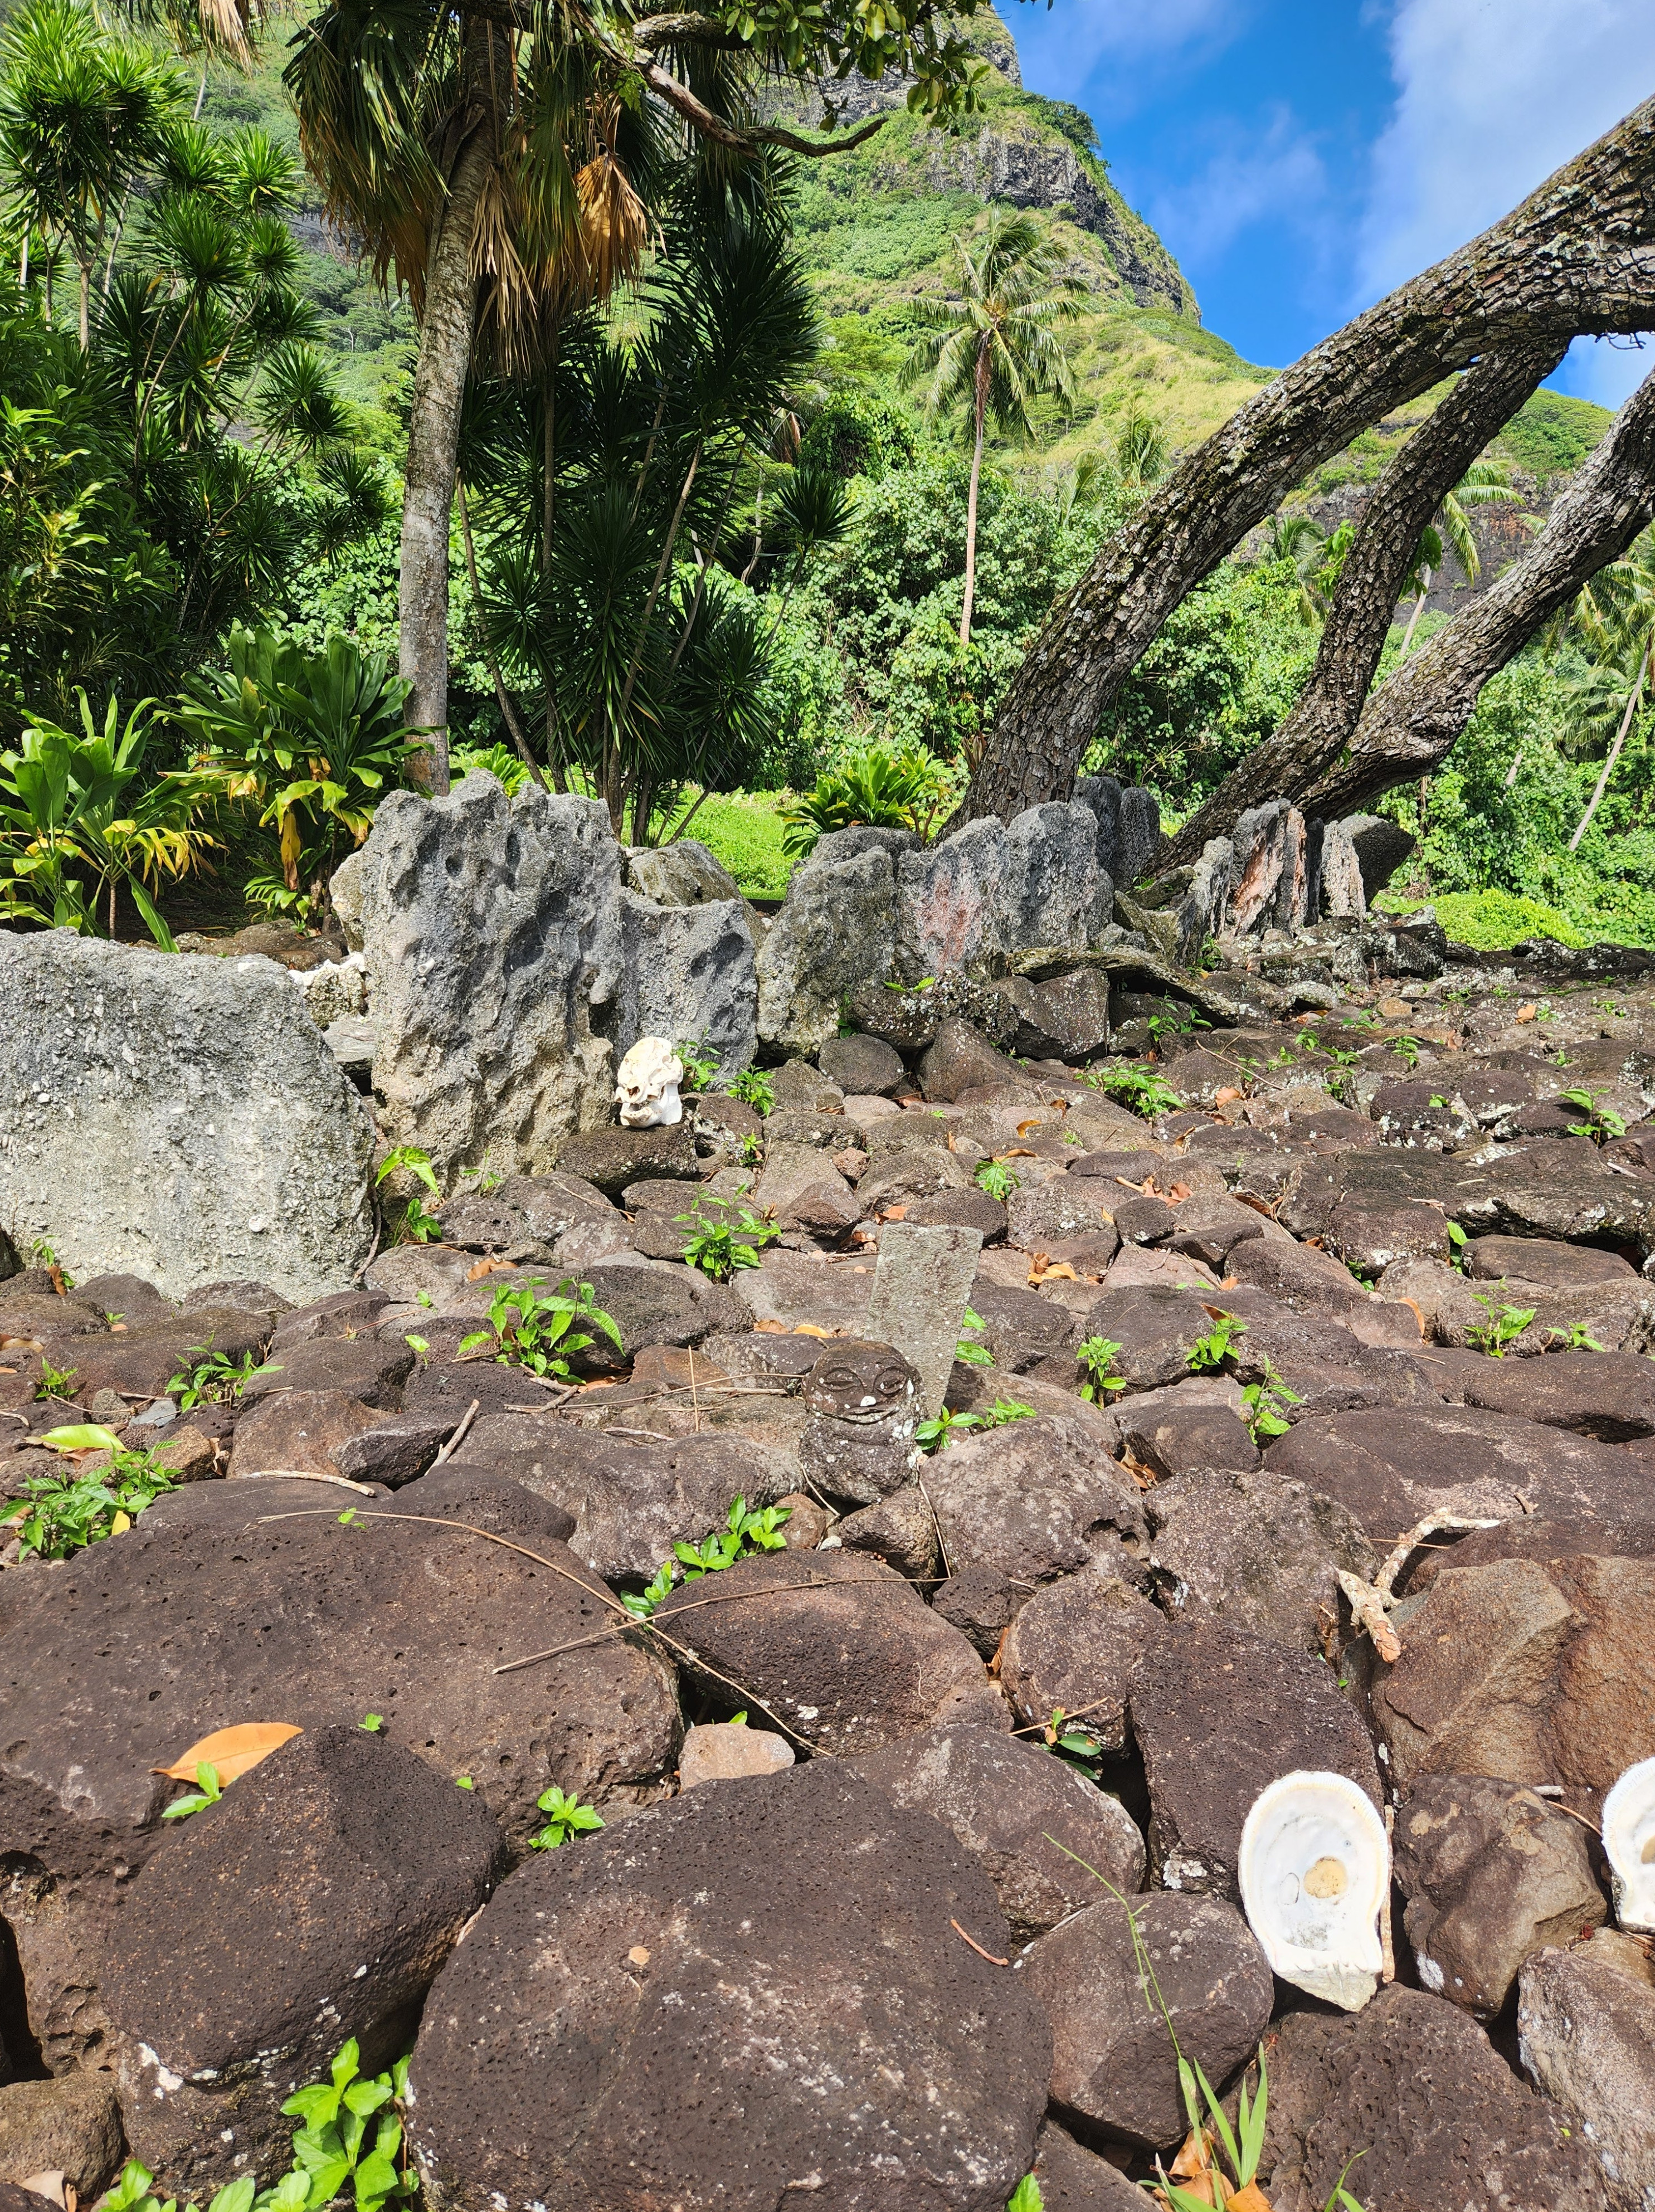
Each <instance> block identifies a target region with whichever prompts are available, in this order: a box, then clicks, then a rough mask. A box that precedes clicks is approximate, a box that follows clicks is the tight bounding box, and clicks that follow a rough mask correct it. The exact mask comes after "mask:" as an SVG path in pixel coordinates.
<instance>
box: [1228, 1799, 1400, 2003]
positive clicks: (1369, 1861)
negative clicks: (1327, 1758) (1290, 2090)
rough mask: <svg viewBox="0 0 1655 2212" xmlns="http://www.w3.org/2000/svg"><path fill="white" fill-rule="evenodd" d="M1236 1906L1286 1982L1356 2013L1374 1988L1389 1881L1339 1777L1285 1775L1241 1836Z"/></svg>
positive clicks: (1380, 1837) (1382, 1837)
mask: <svg viewBox="0 0 1655 2212" xmlns="http://www.w3.org/2000/svg"><path fill="white" fill-rule="evenodd" d="M1238 1873H1239V1875H1240V1881H1241V1901H1242V1904H1243V1905H1244V1907H1245V1909H1246V1913H1247V1917H1248V1919H1249V1921H1250V1923H1252V1930H1253V1933H1254V1935H1255V1936H1257V1938H1258V1940H1259V1942H1260V1943H1261V1945H1262V1946H1263V1951H1264V1955H1265V1957H1266V1958H1267V1959H1268V1960H1269V1962H1270V1965H1271V1966H1272V1967H1273V1968H1274V1970H1275V1972H1276V1973H1278V1974H1279V1975H1280V1976H1281V1978H1282V1980H1283V1981H1284V1982H1291V1983H1292V1984H1293V1986H1294V1988H1295V1989H1300V1990H1309V1992H1310V1994H1311V1996H1317V1997H1324V1998H1326V1999H1327V2001H1328V2002H1329V2003H1330V2004H1336V2005H1342V2006H1343V2008H1344V2009H1345V2010H1346V2011H1347V2012H1360V2010H1361V2008H1362V2007H1363V2006H1364V2005H1365V2004H1366V2002H1367V2001H1368V1999H1369V1998H1370V1997H1371V1996H1372V1995H1373V1992H1374V1990H1376V1989H1377V1988H1378V1981H1379V1973H1380V1969H1381V1967H1382V1966H1383V1964H1384V1954H1383V1953H1382V1951H1381V1949H1380V1946H1379V1930H1378V1917H1379V1907H1380V1905H1381V1904H1382V1903H1383V1901H1384V1895H1385V1891H1386V1888H1387V1887H1388V1886H1389V1884H1390V1839H1389V1838H1387V1836H1386V1834H1385V1828H1384V1820H1382V1819H1381V1818H1380V1816H1379V1814H1378V1810H1377V1809H1376V1808H1375V1806H1374V1804H1373V1802H1372V1799H1371V1798H1370V1797H1369V1796H1367V1794H1366V1791H1364V1790H1359V1789H1358V1788H1357V1786H1356V1784H1354V1782H1352V1781H1351V1780H1350V1779H1349V1778H1348V1777H1347V1776H1345V1775H1342V1774H1316V1773H1306V1772H1302V1771H1301V1772H1299V1773H1294V1774H1284V1775H1282V1776H1281V1778H1280V1780H1279V1781H1275V1782H1272V1783H1271V1784H1270V1785H1269V1788H1268V1789H1267V1790H1261V1792H1260V1793H1259V1795H1258V1796H1256V1798H1255V1799H1254V1801H1253V1806H1252V1810H1251V1811H1250V1813H1249V1814H1248V1815H1247V1820H1246V1825H1245V1826H1244V1828H1243V1829H1242V1832H1241V1851H1240V1857H1239V1863H1238Z"/></svg>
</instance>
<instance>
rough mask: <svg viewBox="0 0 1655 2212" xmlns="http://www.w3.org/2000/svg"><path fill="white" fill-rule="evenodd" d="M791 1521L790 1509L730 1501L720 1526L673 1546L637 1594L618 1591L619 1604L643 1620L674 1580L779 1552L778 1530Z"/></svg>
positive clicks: (782, 1543) (782, 1545)
mask: <svg viewBox="0 0 1655 2212" xmlns="http://www.w3.org/2000/svg"><path fill="white" fill-rule="evenodd" d="M792 1517H793V1508H792V1506H790V1505H765V1506H762V1507H760V1508H758V1510H749V1508H748V1504H747V1501H746V1499H745V1498H741V1497H737V1498H732V1499H731V1501H730V1510H729V1512H728V1514H727V1516H726V1517H725V1522H724V1526H723V1527H722V1528H715V1529H714V1530H713V1531H712V1533H711V1534H710V1535H708V1536H704V1537H703V1539H702V1541H700V1543H698V1544H691V1543H686V1542H683V1541H680V1542H678V1543H675V1544H674V1545H673V1547H672V1553H673V1556H672V1559H663V1560H662V1561H661V1563H660V1566H658V1567H657V1568H656V1570H655V1572H654V1578H653V1579H652V1580H651V1581H650V1582H649V1583H647V1584H646V1585H645V1587H644V1588H643V1589H642V1590H641V1591H634V1590H627V1591H624V1592H623V1593H622V1595H621V1603H622V1604H623V1605H624V1607H626V1609H627V1611H628V1612H629V1613H636V1616H637V1618H638V1619H639V1620H648V1618H649V1616H650V1614H651V1613H654V1610H655V1608H656V1607H657V1606H660V1605H664V1604H665V1603H666V1601H667V1599H668V1598H669V1597H671V1595H672V1591H673V1589H674V1588H675V1587H676V1586H677V1584H678V1583H679V1582H686V1583H694V1582H699V1581H700V1580H701V1579H702V1577H703V1576H704V1575H716V1574H721V1573H722V1572H723V1571H724V1569H725V1568H726V1567H733V1566H734V1565H735V1563H736V1561H737V1560H738V1559H750V1558H751V1556H752V1554H753V1553H755V1552H781V1551H785V1550H786V1548H787V1542H788V1540H787V1537H786V1536H785V1535H784V1534H783V1533H782V1530H783V1527H784V1524H785V1523H786V1522H788V1521H789V1520H791V1519H792Z"/></svg>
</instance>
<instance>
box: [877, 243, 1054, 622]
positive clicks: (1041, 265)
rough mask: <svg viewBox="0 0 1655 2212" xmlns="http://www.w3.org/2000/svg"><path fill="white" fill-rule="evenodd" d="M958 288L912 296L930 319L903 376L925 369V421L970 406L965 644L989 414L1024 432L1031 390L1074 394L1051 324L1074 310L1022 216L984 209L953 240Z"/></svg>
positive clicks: (1006, 429) (1047, 251) (1028, 426)
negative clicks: (976, 223)
mask: <svg viewBox="0 0 1655 2212" xmlns="http://www.w3.org/2000/svg"><path fill="white" fill-rule="evenodd" d="M953 245H954V253H955V256H956V261H957V276H958V285H959V295H958V298H956V299H951V300H928V301H921V302H919V303H918V306H919V312H920V315H921V318H922V320H923V321H925V322H928V323H929V324H930V325H931V326H932V327H931V329H930V330H929V331H928V333H927V335H926V336H925V337H922V339H921V340H920V342H919V343H918V344H917V345H916V347H915V349H914V350H913V352H912V353H911V354H910V356H909V358H908V361H907V363H906V364H905V366H904V380H905V381H906V382H909V383H917V382H918V381H919V380H920V378H921V377H922V376H924V375H926V374H929V376H930V385H929V387H928V390H927V392H926V395H925V409H926V412H927V414H928V415H929V416H933V417H935V416H938V415H940V414H942V413H943V412H944V411H945V410H946V409H948V408H950V407H953V406H957V405H958V404H959V402H960V401H961V400H964V402H965V403H966V405H967V406H968V408H969V409H970V422H971V489H970V496H969V498H968V500H967V502H966V509H965V603H964V607H963V609H962V610H961V613H960V618H959V641H960V643H961V644H962V645H969V644H970V641H971V605H972V601H973V600H974V599H975V598H976V595H977V489H978V486H979V485H980V483H981V482H982V477H983V430H984V428H985V426H986V424H987V422H988V418H989V415H990V413H992V414H993V416H994V418H995V423H996V425H997V426H998V428H1000V429H1001V432H1002V433H1018V434H1021V435H1025V436H1027V435H1031V434H1032V430H1033V424H1032V422H1031V420H1030V416H1029V403H1030V401H1031V399H1032V398H1034V397H1035V395H1036V394H1037V392H1056V395H1057V396H1058V398H1060V399H1062V400H1064V401H1068V400H1071V399H1072V398H1074V371H1073V370H1072V368H1070V366H1069V359H1068V352H1067V350H1066V349H1065V347H1064V345H1063V343H1062V340H1061V338H1060V337H1058V335H1057V332H1056V328H1055V325H1057V324H1058V323H1061V322H1066V321H1068V320H1069V319H1071V318H1072V317H1073V316H1074V314H1075V313H1076V312H1077V309H1076V307H1075V302H1074V298H1073V296H1072V295H1073V294H1074V292H1075V291H1076V290H1077V289H1079V288H1078V286H1077V285H1076V283H1075V282H1074V279H1073V278H1072V277H1068V276H1061V275H1059V273H1058V269H1057V257H1056V252H1054V250H1053V248H1052V247H1051V246H1050V245H1049V244H1048V243H1047V241H1046V240H1044V239H1043V238H1042V236H1041V234H1040V233H1039V231H1038V230H1037V228H1035V226H1034V224H1033V223H1032V222H1031V220H1030V219H1029V217H1028V216H1025V215H1010V214H1007V211H1006V210H1004V209H1003V208H991V209H990V210H989V219H988V222H986V223H985V224H984V226H983V228H982V230H981V231H979V232H975V233H970V234H966V233H961V234H960V235H959V236H958V237H957V238H956V239H955V240H954V242H953Z"/></svg>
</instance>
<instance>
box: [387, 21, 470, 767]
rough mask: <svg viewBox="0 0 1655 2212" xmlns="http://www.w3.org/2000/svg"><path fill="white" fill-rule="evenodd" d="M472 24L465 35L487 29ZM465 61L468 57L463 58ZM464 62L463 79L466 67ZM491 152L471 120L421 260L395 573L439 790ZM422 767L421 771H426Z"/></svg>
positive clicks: (417, 709)
mask: <svg viewBox="0 0 1655 2212" xmlns="http://www.w3.org/2000/svg"><path fill="white" fill-rule="evenodd" d="M486 35H487V33H486V30H484V31H482V32H481V33H479V32H478V30H472V31H471V32H470V33H469V34H468V42H469V43H470V44H472V45H473V46H476V45H479V44H480V42H481V38H483V37H486ZM468 59H469V57H468ZM472 73H473V72H472V69H470V68H468V70H467V76H468V78H469V77H470V76H472ZM493 159H494V153H493V147H492V143H491V140H490V133H489V131H488V129H487V127H486V125H484V124H483V123H482V122H480V121H474V122H473V124H472V128H471V131H470V135H469V136H468V137H466V138H465V141H464V143H462V145H461V147H460V149H459V158H458V160H457V161H455V162H454V164H453V168H452V170H451V171H450V173H449V177H448V189H447V193H446V195H445V197H444V198H443V200H442V203H441V209H440V210H439V212H438V215H437V217H436V223H435V232H436V234H435V237H434V238H433V240H432V241H431V246H430V250H429V253H428V254H427V257H426V264H425V306H424V312H423V314H422V315H421V317H420V325H419V353H418V356H417V359H416V361H415V364H414V395H413V402H412V404H411V408H410V410H409V416H408V461H407V467H406V471H405V475H404V478H403V499H402V550H401V555H400V559H399V569H398V580H397V621H398V646H397V668H398V671H399V674H401V675H403V676H405V677H406V678H408V679H409V680H410V682H411V684H413V687H414V688H413V691H412V693H411V696H410V698H409V702H408V719H409V720H410V722H411V723H412V724H413V725H414V726H416V727H417V728H420V729H429V730H430V731H431V732H433V735H432V738H431V741H430V744H429V746H428V747H427V749H426V750H425V751H424V752H423V753H421V754H418V755H417V756H416V757H415V760H414V763H413V768H414V773H415V775H416V776H417V778H418V780H419V781H421V782H422V783H423V784H424V785H426V787H428V788H429V790H431V791H433V792H435V793H443V792H446V791H447V788H448V727H447V725H448V519H449V516H450V515H451V513H453V502H454V471H455V466H456V463H457V460H458V457H459V413H460V405H461V402H462V401H463V400H464V398H465V377H466V374H467V371H468V370H469V369H470V367H471V360H472V335H473V330H474V326H475V324H476V320H477V287H478V273H477V270H476V267H475V265H474V264H473V260H472V239H473V237H474V235H475V233H476V229H477V211H478V202H479V200H480V199H481V197H482V195H483V189H484V184H485V183H486V182H487V179H488V174H489V170H490V165H491V163H492V161H493ZM422 770H423V773H422Z"/></svg>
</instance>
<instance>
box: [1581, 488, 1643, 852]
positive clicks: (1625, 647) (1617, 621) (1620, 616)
mask: <svg viewBox="0 0 1655 2212" xmlns="http://www.w3.org/2000/svg"><path fill="white" fill-rule="evenodd" d="M1572 627H1573V629H1575V630H1577V631H1578V632H1579V635H1581V637H1582V638H1583V639H1584V640H1585V641H1586V642H1587V643H1588V644H1589V645H1590V646H1591V647H1593V648H1594V649H1595V653H1596V660H1595V665H1593V666H1592V667H1591V669H1590V670H1589V671H1588V672H1587V673H1586V675H1585V676H1584V677H1583V678H1581V679H1580V680H1579V682H1578V683H1577V684H1575V685H1574V686H1573V689H1574V690H1575V692H1576V695H1577V697H1578V699H1579V719H1580V721H1581V723H1582V724H1583V725H1584V726H1587V727H1592V726H1597V727H1600V728H1601V727H1604V726H1607V725H1608V723H1609V721H1610V720H1613V718H1614V717H1615V714H1619V715H1620V718H1621V719H1620V726H1619V727H1618V728H1617V729H1616V731H1615V738H1614V741H1613V743H1612V744H1610V746H1609V754H1608V757H1607V758H1606V759H1605V760H1604V763H1603V771H1602V773H1601V774H1600V775H1599V776H1598V778H1597V784H1596V785H1595V787H1593V790H1592V794H1591V799H1589V800H1588V801H1587V803H1586V811H1585V813H1584V814H1583V815H1582V816H1581V817H1580V819H1579V823H1577V824H1576V827H1575V832H1574V835H1573V836H1572V837H1571V838H1570V840H1569V850H1570V852H1572V853H1573V852H1577V851H1578V850H1579V845H1580V840H1581V839H1582V838H1583V837H1584V836H1585V834H1586V831H1587V829H1589V828H1590V827H1591V817H1592V816H1593V815H1594V814H1596V813H1597V809H1598V806H1599V805H1600V804H1601V803H1602V800H1603V793H1605V792H1606V791H1607V790H1608V789H1609V778H1610V776H1611V775H1613V774H1614V773H1615V763H1616V762H1617V761H1618V760H1619V759H1620V757H1621V752H1622V747H1623V746H1624V745H1625V744H1626V741H1627V737H1628V732H1630V730H1631V728H1632V725H1633V723H1634V720H1636V719H1637V714H1638V709H1639V708H1640V706H1641V705H1642V703H1643V699H1644V694H1645V692H1646V690H1647V689H1648V686H1649V679H1650V677H1651V675H1652V673H1655V542H1652V539H1651V538H1650V535H1649V533H1648V532H1645V533H1644V535H1643V536H1642V537H1641V538H1639V539H1638V541H1637V543H1636V544H1634V546H1633V547H1632V548H1631V549H1630V550H1629V551H1628V552H1627V553H1625V554H1623V555H1622V557H1621V559H1620V560H1618V561H1615V562H1611V563H1610V564H1609V567H1608V568H1605V569H1604V570H1603V573H1602V574H1600V575H1598V576H1596V577H1594V578H1593V579H1592V581H1591V585H1590V586H1588V587H1587V589H1586V590H1585V591H1584V592H1582V593H1581V594H1580V597H1579V600H1578V601H1577V602H1576V604H1575V609H1574V618H1573V624H1572Z"/></svg>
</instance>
